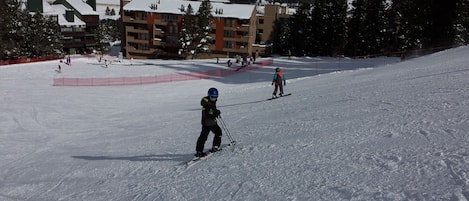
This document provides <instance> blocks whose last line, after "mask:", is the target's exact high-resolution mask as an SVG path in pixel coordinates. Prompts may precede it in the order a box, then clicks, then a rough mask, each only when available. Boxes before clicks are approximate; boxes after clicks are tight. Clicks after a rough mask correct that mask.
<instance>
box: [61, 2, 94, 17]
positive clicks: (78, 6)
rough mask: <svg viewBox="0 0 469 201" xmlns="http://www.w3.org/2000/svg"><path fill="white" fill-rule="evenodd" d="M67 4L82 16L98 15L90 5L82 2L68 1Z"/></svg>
mask: <svg viewBox="0 0 469 201" xmlns="http://www.w3.org/2000/svg"><path fill="white" fill-rule="evenodd" d="M67 2H68V3H69V4H70V5H71V6H72V7H73V8H75V10H76V11H78V12H79V13H80V14H82V15H98V13H97V12H96V11H94V10H93V8H91V6H90V5H88V4H87V3H85V2H83V1H82V0H67Z"/></svg>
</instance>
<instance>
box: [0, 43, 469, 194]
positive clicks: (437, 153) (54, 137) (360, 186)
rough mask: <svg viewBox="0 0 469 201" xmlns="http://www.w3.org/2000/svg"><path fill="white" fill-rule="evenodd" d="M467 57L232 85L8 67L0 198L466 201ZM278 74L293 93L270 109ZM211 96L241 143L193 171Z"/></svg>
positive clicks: (122, 71) (295, 69)
mask: <svg viewBox="0 0 469 201" xmlns="http://www.w3.org/2000/svg"><path fill="white" fill-rule="evenodd" d="M468 55H469V47H460V48H455V49H450V50H447V51H444V52H440V53H436V54H433V55H428V56H425V57H421V58H417V59H413V60H408V61H403V62H397V60H396V59H394V58H376V59H366V60H351V59H335V58H292V59H291V60H288V59H286V58H275V59H274V64H273V65H272V66H266V67H261V68H258V69H255V70H253V71H247V72H240V73H238V74H234V75H231V76H228V77H218V78H213V79H205V80H191V81H183V82H172V83H161V84H152V85H138V86H113V87H109V86H108V87H57V86H52V81H53V78H58V77H113V76H115V77H121V76H124V75H128V76H137V75H141V76H147V75H161V74H171V73H187V72H197V71H206V70H210V69H216V68H225V65H222V64H215V62H214V60H200V61H156V60H146V61H137V60H136V61H134V62H135V63H134V64H135V65H132V66H130V65H128V64H129V63H128V62H129V61H126V62H127V63H126V62H124V63H123V64H119V63H114V64H112V65H111V66H110V67H109V68H104V67H103V64H100V63H98V62H97V61H96V59H95V58H94V59H87V58H83V59H73V60H72V62H73V66H71V67H68V66H65V65H62V70H63V73H62V74H57V73H55V72H54V71H55V69H56V68H57V64H58V62H57V61H50V62H43V63H31V64H21V65H13V66H2V67H0V111H1V112H0V153H1V154H0V200H2V201H16V200H34V201H51V200H93V201H97V200H98V201H99V200H103V201H108V200H119V201H120V200H122V201H128V200H178V201H180V200H243V201H244V200H269V201H270V200H282V201H283V200H452V201H463V200H468V199H469V174H468V172H469V141H468V139H469V136H468V134H469V122H468V121H469V112H468V111H469V79H468V78H469V65H468V63H469V57H468ZM137 64H138V65H137ZM276 67H281V68H282V69H284V72H285V75H286V77H287V79H288V81H287V85H286V87H285V92H287V93H288V92H291V93H292V95H291V96H288V97H284V98H280V99H277V100H272V101H266V99H267V98H269V97H270V95H271V93H272V91H273V87H272V86H271V85H270V82H271V79H272V75H273V71H274V68H276ZM373 67H375V68H373ZM355 68H361V69H355ZM341 69H349V70H346V71H341V72H336V73H326V74H320V73H324V72H330V71H331V70H341ZM350 69H355V70H350ZM210 87H217V88H218V89H219V91H220V97H219V101H218V106H219V109H221V111H222V117H223V119H224V120H225V122H226V124H227V127H228V129H229V131H230V132H231V134H232V135H233V137H234V138H235V140H237V142H238V145H237V146H236V147H235V149H234V151H231V150H226V149H225V150H224V151H223V152H220V153H219V154H217V155H214V156H213V157H211V158H209V159H208V160H205V161H202V162H200V163H197V164H195V165H193V166H190V167H189V168H187V167H186V166H185V165H184V161H187V160H189V159H191V158H192V155H193V153H194V149H195V141H196V139H197V137H198V135H199V132H200V128H201V125H200V105H199V103H200V99H201V98H202V97H203V96H205V95H206V93H207V90H208V88H210ZM212 137H213V135H210V137H209V140H208V141H207V143H206V148H210V144H211V138H212ZM227 142H228V141H227V139H226V137H224V138H223V144H226V143H227Z"/></svg>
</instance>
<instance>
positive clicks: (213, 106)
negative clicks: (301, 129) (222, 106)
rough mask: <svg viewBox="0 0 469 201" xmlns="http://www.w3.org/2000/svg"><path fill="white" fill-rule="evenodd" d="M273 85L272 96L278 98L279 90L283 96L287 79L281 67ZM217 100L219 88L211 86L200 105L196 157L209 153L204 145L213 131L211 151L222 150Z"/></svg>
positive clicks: (276, 73) (276, 71)
mask: <svg viewBox="0 0 469 201" xmlns="http://www.w3.org/2000/svg"><path fill="white" fill-rule="evenodd" d="M272 85H275V88H274V92H273V93H272V98H277V92H279V94H278V95H279V96H283V86H284V85H286V81H285V77H284V76H283V73H282V71H281V70H280V68H276V69H275V74H274V77H273V80H272ZM217 100H218V89H217V88H210V89H209V90H208V92H207V96H205V97H203V98H202V100H201V101H200V105H201V106H202V121H201V123H202V131H201V132H200V136H199V138H198V139H197V145H196V148H195V151H196V153H195V156H196V157H204V156H206V155H207V153H206V152H204V146H205V142H206V141H207V138H208V135H209V134H210V132H213V134H214V137H213V142H212V148H211V149H210V150H209V151H210V152H217V151H220V150H221V147H220V145H221V137H222V129H221V128H220V126H219V125H218V123H217V118H219V117H220V114H221V112H220V110H219V109H217Z"/></svg>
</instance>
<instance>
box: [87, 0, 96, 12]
mask: <svg viewBox="0 0 469 201" xmlns="http://www.w3.org/2000/svg"><path fill="white" fill-rule="evenodd" d="M86 3H87V4H88V5H90V6H91V8H93V10H94V11H96V0H88V1H86Z"/></svg>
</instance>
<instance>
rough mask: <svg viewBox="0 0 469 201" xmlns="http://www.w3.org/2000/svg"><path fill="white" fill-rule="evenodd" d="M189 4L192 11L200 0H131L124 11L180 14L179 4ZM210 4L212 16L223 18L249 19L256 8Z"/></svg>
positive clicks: (195, 10) (253, 6)
mask: <svg viewBox="0 0 469 201" xmlns="http://www.w3.org/2000/svg"><path fill="white" fill-rule="evenodd" d="M152 4H156V6H157V9H156V10H153V9H151V8H150V6H151V5H152ZM189 4H191V6H192V8H193V9H194V12H197V10H199V7H200V4H201V2H199V1H185V0H154V1H148V0H132V1H131V2H130V3H128V4H127V5H126V6H124V10H126V11H143V12H150V13H169V14H178V15H180V14H182V12H181V10H180V8H181V5H182V6H184V8H187V6H188V5H189ZM211 4H212V15H213V16H214V17H223V18H237V19H249V18H251V15H252V12H253V11H254V9H255V8H256V6H255V5H247V4H225V3H217V2H211ZM216 10H219V11H223V12H222V13H215V11H216Z"/></svg>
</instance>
